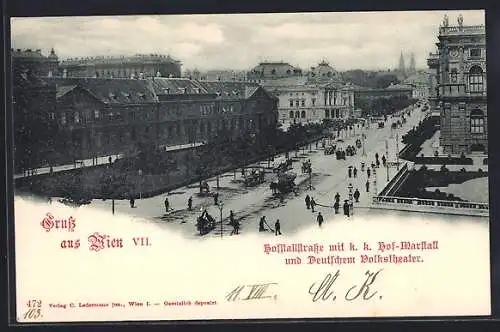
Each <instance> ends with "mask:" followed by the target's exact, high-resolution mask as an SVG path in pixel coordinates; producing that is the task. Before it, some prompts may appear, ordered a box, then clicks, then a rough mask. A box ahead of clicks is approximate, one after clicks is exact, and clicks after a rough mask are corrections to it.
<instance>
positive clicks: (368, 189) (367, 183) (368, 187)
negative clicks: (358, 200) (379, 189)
mask: <svg viewBox="0 0 500 332" xmlns="http://www.w3.org/2000/svg"><path fill="white" fill-rule="evenodd" d="M365 186H366V192H367V193H369V192H370V181H366V185H365Z"/></svg>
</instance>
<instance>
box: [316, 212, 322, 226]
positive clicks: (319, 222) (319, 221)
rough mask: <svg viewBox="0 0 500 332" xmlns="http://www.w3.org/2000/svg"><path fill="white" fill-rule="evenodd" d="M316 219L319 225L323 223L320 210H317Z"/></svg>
mask: <svg viewBox="0 0 500 332" xmlns="http://www.w3.org/2000/svg"><path fill="white" fill-rule="evenodd" d="M316 220H317V221H318V225H319V227H321V225H322V224H323V216H322V215H321V212H318V217H317V218H316Z"/></svg>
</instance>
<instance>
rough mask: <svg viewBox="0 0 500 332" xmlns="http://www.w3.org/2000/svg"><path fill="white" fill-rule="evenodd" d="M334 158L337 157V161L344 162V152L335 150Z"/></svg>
mask: <svg viewBox="0 0 500 332" xmlns="http://www.w3.org/2000/svg"><path fill="white" fill-rule="evenodd" d="M335 156H336V157H337V160H341V159H344V160H345V151H344V150H337V151H336V152H335Z"/></svg>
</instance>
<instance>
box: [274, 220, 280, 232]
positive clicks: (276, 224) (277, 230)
mask: <svg viewBox="0 0 500 332" xmlns="http://www.w3.org/2000/svg"><path fill="white" fill-rule="evenodd" d="M274 234H275V235H281V224H280V220H279V219H276V223H275V224H274Z"/></svg>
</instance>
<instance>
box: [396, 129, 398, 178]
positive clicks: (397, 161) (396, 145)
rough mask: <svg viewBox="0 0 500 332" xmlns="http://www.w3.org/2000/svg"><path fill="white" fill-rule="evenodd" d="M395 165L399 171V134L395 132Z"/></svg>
mask: <svg viewBox="0 0 500 332" xmlns="http://www.w3.org/2000/svg"><path fill="white" fill-rule="evenodd" d="M396 167H397V168H398V171H399V135H398V134H397V133H396Z"/></svg>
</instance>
